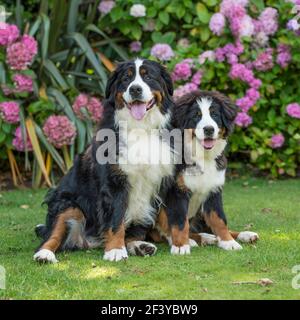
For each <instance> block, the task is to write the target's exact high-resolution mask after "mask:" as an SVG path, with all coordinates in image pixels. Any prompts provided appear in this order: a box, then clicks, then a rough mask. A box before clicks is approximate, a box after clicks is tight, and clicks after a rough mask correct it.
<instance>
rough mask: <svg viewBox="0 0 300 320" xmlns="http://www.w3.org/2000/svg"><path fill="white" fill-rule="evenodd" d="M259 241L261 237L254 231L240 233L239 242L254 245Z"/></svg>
mask: <svg viewBox="0 0 300 320" xmlns="http://www.w3.org/2000/svg"><path fill="white" fill-rule="evenodd" d="M258 239H259V236H258V234H257V233H256V232H252V231H242V232H240V233H239V235H238V237H237V240H239V241H241V242H245V243H253V242H255V241H257V240H258Z"/></svg>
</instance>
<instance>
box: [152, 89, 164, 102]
mask: <svg viewBox="0 0 300 320" xmlns="http://www.w3.org/2000/svg"><path fill="white" fill-rule="evenodd" d="M152 94H153V96H154V98H155V100H156V103H157V104H158V105H161V103H162V99H163V96H162V94H161V92H160V91H158V90H154V91H152Z"/></svg>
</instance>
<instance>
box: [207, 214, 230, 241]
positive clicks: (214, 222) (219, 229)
mask: <svg viewBox="0 0 300 320" xmlns="http://www.w3.org/2000/svg"><path fill="white" fill-rule="evenodd" d="M204 220H205V222H206V224H207V225H208V226H209V227H210V228H211V230H212V232H213V233H214V234H215V235H216V236H217V237H219V238H220V239H221V240H224V241H229V240H233V237H232V236H231V234H230V232H229V230H228V227H227V225H226V224H225V222H224V221H223V220H222V219H221V218H220V217H219V216H218V214H217V213H216V212H215V211H212V212H210V213H209V214H205V215H204Z"/></svg>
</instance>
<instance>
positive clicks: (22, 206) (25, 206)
mask: <svg viewBox="0 0 300 320" xmlns="http://www.w3.org/2000/svg"><path fill="white" fill-rule="evenodd" d="M20 208H21V209H25V210H27V209H29V205H28V204H22V205H21V206H20Z"/></svg>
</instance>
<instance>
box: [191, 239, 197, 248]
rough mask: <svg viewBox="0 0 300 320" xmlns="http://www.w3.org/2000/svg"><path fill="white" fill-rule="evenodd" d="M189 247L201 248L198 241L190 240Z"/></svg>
mask: <svg viewBox="0 0 300 320" xmlns="http://www.w3.org/2000/svg"><path fill="white" fill-rule="evenodd" d="M189 245H190V247H191V248H194V247H199V246H198V243H197V241H195V240H193V239H189Z"/></svg>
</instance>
